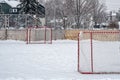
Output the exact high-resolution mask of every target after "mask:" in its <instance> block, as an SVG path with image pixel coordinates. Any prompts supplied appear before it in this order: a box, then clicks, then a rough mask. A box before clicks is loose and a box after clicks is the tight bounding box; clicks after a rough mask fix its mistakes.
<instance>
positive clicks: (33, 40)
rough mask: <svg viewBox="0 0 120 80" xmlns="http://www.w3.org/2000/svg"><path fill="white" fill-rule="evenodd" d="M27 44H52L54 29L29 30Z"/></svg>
mask: <svg viewBox="0 0 120 80" xmlns="http://www.w3.org/2000/svg"><path fill="white" fill-rule="evenodd" d="M26 35H27V36H26V40H27V44H42V43H43V44H46V43H50V44H51V43H52V29H51V28H47V27H42V28H28V29H27V33H26Z"/></svg>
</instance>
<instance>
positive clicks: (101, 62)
mask: <svg viewBox="0 0 120 80" xmlns="http://www.w3.org/2000/svg"><path fill="white" fill-rule="evenodd" d="M78 72H80V73H82V74H120V32H119V31H83V32H80V33H79V35H78Z"/></svg>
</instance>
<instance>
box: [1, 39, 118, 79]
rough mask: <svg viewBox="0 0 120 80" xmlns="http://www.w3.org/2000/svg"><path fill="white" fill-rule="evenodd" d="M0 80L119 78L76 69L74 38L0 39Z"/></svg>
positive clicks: (116, 75) (114, 75)
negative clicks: (35, 41)
mask: <svg viewBox="0 0 120 80" xmlns="http://www.w3.org/2000/svg"><path fill="white" fill-rule="evenodd" d="M0 80H120V75H119V74H100V75H85V74H84V75H83V74H80V73H78V72H77V41H72V40H57V41H53V44H28V45H27V44H26V43H25V42H22V41H14V40H7V41H0Z"/></svg>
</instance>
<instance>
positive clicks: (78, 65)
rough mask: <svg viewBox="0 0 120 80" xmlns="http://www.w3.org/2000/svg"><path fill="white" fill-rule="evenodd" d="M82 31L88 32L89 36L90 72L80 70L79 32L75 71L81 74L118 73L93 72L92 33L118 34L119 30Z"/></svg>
mask: <svg viewBox="0 0 120 80" xmlns="http://www.w3.org/2000/svg"><path fill="white" fill-rule="evenodd" d="M84 33H87V34H89V36H90V55H91V58H90V60H91V61H90V62H91V63H90V64H91V65H90V66H91V71H90V72H85V71H82V70H81V68H80V67H81V65H80V55H81V53H80V41H81V40H80V33H79V34H78V50H77V51H78V53H77V54H78V60H77V71H78V72H79V73H81V74H120V72H119V71H118V72H94V63H93V54H94V52H93V49H94V48H93V34H94V33H98V34H101V33H109V34H120V31H94V30H93V31H83V34H84Z"/></svg>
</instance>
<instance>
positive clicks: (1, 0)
mask: <svg viewBox="0 0 120 80" xmlns="http://www.w3.org/2000/svg"><path fill="white" fill-rule="evenodd" d="M0 3H7V4H8V5H10V6H11V7H17V5H18V4H20V2H19V1H17V0H0Z"/></svg>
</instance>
